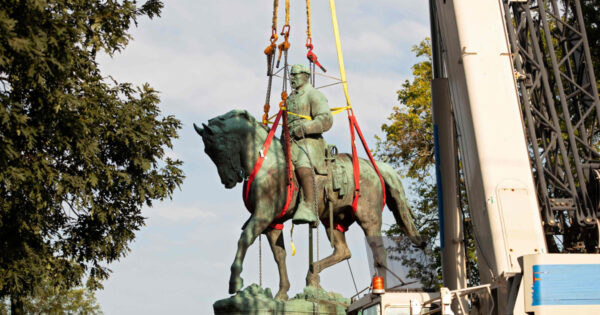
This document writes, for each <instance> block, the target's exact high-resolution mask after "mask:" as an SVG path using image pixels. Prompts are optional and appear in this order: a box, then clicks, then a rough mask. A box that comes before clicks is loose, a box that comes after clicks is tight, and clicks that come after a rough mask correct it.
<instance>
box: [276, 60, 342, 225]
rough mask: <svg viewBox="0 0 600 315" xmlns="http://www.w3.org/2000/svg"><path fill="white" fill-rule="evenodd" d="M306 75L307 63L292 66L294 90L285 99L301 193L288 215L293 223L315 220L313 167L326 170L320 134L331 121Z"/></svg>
mask: <svg viewBox="0 0 600 315" xmlns="http://www.w3.org/2000/svg"><path fill="white" fill-rule="evenodd" d="M309 77H310V70H308V67H306V66H303V65H294V66H292V69H291V72H290V84H291V86H292V89H294V91H293V92H292V93H291V95H290V96H289V97H288V98H287V101H286V108H287V111H288V126H289V130H290V136H291V138H292V141H291V151H292V164H293V165H294V167H295V170H296V177H297V178H298V181H299V182H300V186H301V187H302V191H303V194H304V198H303V199H301V201H300V204H299V205H298V207H297V209H296V213H295V214H294V217H293V219H292V222H293V223H294V224H303V223H310V224H315V223H316V221H317V216H316V214H315V187H314V183H315V182H314V178H313V169H314V171H315V172H316V173H317V174H322V175H324V174H326V173H325V172H326V170H325V172H324V170H323V169H324V167H323V164H324V157H325V150H326V148H327V143H326V142H325V140H324V139H323V137H322V135H321V134H322V133H323V132H325V131H327V130H329V129H331V125H332V124H333V116H332V115H331V113H330V111H329V105H328V104H327V99H326V98H325V96H324V95H323V93H321V92H320V91H319V90H317V89H315V88H314V87H313V86H312V85H311V84H310V83H309V82H308V79H309Z"/></svg>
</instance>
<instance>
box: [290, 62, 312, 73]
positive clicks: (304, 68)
mask: <svg viewBox="0 0 600 315" xmlns="http://www.w3.org/2000/svg"><path fill="white" fill-rule="evenodd" d="M291 73H292V74H298V73H306V74H310V70H308V67H307V66H305V65H299V64H298V65H293V66H292V71H291Z"/></svg>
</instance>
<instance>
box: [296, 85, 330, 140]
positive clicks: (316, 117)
mask: <svg viewBox="0 0 600 315" xmlns="http://www.w3.org/2000/svg"><path fill="white" fill-rule="evenodd" d="M310 102H311V116H312V120H309V121H306V122H305V123H304V124H303V127H304V134H306V135H313V134H322V133H323V132H325V131H327V130H329V129H331V126H332V125H333V115H331V112H330V111H329V104H327V98H325V95H323V93H321V92H320V91H317V90H315V91H314V92H313V93H311V95H310Z"/></svg>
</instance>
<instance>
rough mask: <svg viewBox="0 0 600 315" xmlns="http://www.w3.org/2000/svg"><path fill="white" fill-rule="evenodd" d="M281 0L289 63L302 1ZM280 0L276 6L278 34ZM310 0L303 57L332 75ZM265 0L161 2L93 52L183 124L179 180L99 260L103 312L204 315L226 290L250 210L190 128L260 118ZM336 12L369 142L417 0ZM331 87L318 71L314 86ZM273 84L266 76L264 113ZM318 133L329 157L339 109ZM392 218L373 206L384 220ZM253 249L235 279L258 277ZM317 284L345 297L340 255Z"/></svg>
mask: <svg viewBox="0 0 600 315" xmlns="http://www.w3.org/2000/svg"><path fill="white" fill-rule="evenodd" d="M291 2H292V3H291V18H290V24H291V37H290V42H291V47H290V57H289V60H290V63H291V64H294V63H304V64H306V63H307V61H306V57H305V55H306V49H305V48H304V42H305V40H306V35H305V30H306V16H305V1H291ZM284 3H285V1H283V0H282V1H280V6H279V9H280V13H279V25H278V29H279V30H280V29H281V26H282V22H283V21H284V10H283V9H284ZM311 4H312V12H311V13H312V14H311V15H312V23H311V24H312V35H313V43H314V44H315V50H314V52H315V53H316V54H317V55H318V57H319V61H320V62H321V63H322V64H323V65H324V66H325V68H327V70H328V72H327V74H329V75H333V76H336V77H339V68H338V63H337V57H336V53H335V42H334V38H333V31H332V26H331V17H330V11H329V4H328V1H315V0H313V1H311ZM272 5H273V3H272V1H241V0H230V1H189V0H176V1H165V8H164V10H163V13H162V17H161V18H158V19H154V20H148V19H147V18H143V19H140V21H139V25H138V28H137V29H133V30H132V35H133V37H134V40H133V41H132V42H131V43H130V45H129V46H128V47H127V48H126V49H125V51H124V52H123V53H121V54H118V55H116V56H114V57H113V58H112V59H111V58H109V57H107V56H102V57H101V58H100V60H99V61H100V64H101V68H102V70H103V73H104V75H111V76H113V77H114V78H115V79H116V80H117V81H120V82H131V83H134V84H136V85H141V84H143V83H145V82H148V83H150V85H151V86H152V87H154V88H155V89H157V90H158V91H160V92H161V93H160V96H161V100H162V102H161V105H160V106H161V109H162V111H163V114H164V115H175V116H176V117H177V118H178V119H180V120H181V121H182V123H183V129H182V130H180V132H179V135H180V138H179V139H177V140H176V141H175V146H174V149H173V151H172V152H171V153H170V155H171V156H173V157H177V158H179V159H181V160H182V161H183V162H184V165H183V170H184V172H185V175H186V176H187V177H186V179H185V180H184V183H183V185H182V186H181V190H177V191H176V192H175V194H174V198H173V200H172V201H167V202H163V203H156V204H155V206H154V207H153V208H151V209H144V215H145V216H146V217H147V218H148V219H147V220H146V226H145V227H144V228H142V230H141V231H139V232H138V233H137V235H136V240H135V241H134V243H132V244H131V252H130V253H129V254H128V255H127V257H125V258H124V259H121V260H120V261H119V262H115V263H113V264H112V265H110V266H109V268H110V269H112V270H113V273H112V274H111V277H110V278H109V280H107V281H105V282H104V287H105V288H104V290H102V291H99V292H98V293H97V297H98V302H99V304H100V305H101V307H102V310H103V311H104V313H105V314H164V313H169V314H212V312H213V311H212V304H213V303H214V302H215V301H216V300H219V299H222V298H226V297H229V294H228V293H227V289H228V281H229V268H230V266H231V263H232V262H233V258H234V255H235V250H236V246H237V240H238V238H239V235H240V232H241V230H240V227H241V226H242V224H243V223H244V222H245V221H246V219H247V218H248V216H249V213H248V212H247V211H246V209H245V208H244V206H243V202H242V198H241V196H242V188H241V185H238V186H236V187H235V188H233V189H230V190H228V189H225V188H224V187H223V185H221V183H220V180H219V177H218V175H217V171H216V168H215V166H214V164H213V163H212V162H211V161H210V159H209V158H208V156H207V155H206V154H205V153H204V145H203V143H202V140H201V138H200V137H199V136H198V135H197V134H196V133H195V132H194V130H193V127H192V123H197V124H199V123H202V122H206V121H207V120H208V119H210V118H213V117H215V116H217V115H221V114H223V113H225V112H227V111H229V110H231V109H234V108H239V109H246V110H248V111H249V112H250V113H252V114H254V115H255V116H256V117H257V118H259V117H260V116H261V114H262V106H263V104H264V99H265V93H266V83H267V77H266V76H265V73H266V59H265V55H264V53H263V50H264V48H265V47H266V45H267V43H268V37H269V35H270V28H271V15H272ZM337 13H338V20H339V26H340V33H341V38H342V48H343V53H344V59H345V64H346V71H347V77H348V85H349V91H350V99H351V101H352V105H353V107H354V110H355V114H356V115H357V118H358V122H359V124H360V126H361V128H362V130H363V133H364V135H365V137H366V138H367V141H368V142H369V145H370V146H371V148H374V147H375V138H374V137H375V135H382V132H381V129H380V127H381V125H382V124H383V123H385V122H386V120H387V117H388V116H389V114H390V113H391V112H392V108H393V106H394V105H397V104H398V101H397V97H396V91H397V90H398V89H399V88H400V87H401V84H402V83H403V82H404V80H405V79H407V78H409V77H410V73H411V71H410V67H411V65H412V64H414V63H415V62H416V61H417V60H416V59H415V58H414V56H413V53H412V52H411V51H410V49H411V47H412V46H413V45H415V44H417V43H419V42H420V41H421V40H422V39H424V38H425V37H426V36H429V24H428V11H427V2H426V1H415V0H400V1H398V0H379V1H358V0H345V1H339V0H338V1H337ZM331 82H332V81H329V79H325V78H322V77H317V84H316V85H317V86H320V85H324V84H327V83H331ZM280 84H281V81H274V88H273V96H272V108H276V103H275V101H276V100H277V99H278V97H279V93H280V92H281V91H280V86H281V85H280ZM322 91H323V93H324V94H325V95H326V97H327V98H328V99H329V104H330V106H331V107H338V106H344V105H345V100H344V97H343V91H342V88H341V85H336V86H333V87H328V88H324V89H322ZM272 112H274V109H272ZM325 138H326V140H327V141H328V142H329V143H335V144H337V145H338V148H339V149H340V152H348V151H349V136H348V123H347V119H346V114H340V115H337V116H335V120H334V126H333V129H332V130H331V131H329V132H328V133H326V134H325ZM359 149H360V148H359ZM361 154H363V153H362V151H361ZM406 186H407V185H406V184H405V188H406ZM393 222H394V221H393V217H392V216H391V213H390V212H389V211H388V210H387V209H386V210H384V227H385V226H388V225H389V224H392V223H393ZM290 227H291V223H289V222H288V223H286V224H285V228H284V237H285V245H286V248H287V249H288V257H287V264H288V272H289V277H290V282H291V289H290V291H289V295H290V297H293V296H294V295H295V294H297V293H299V292H301V291H302V288H303V287H304V285H305V283H304V282H305V277H306V272H307V268H308V253H307V247H308V243H307V232H306V231H307V228H306V227H305V226H301V227H299V228H296V229H295V231H294V241H295V242H294V243H295V246H296V250H297V253H296V256H293V257H292V256H291V255H290V254H289V252H291V250H290V234H289V232H290ZM347 239H348V243H349V247H350V250H351V251H352V254H353V257H352V258H351V259H350V265H351V267H352V270H353V272H354V276H355V278H356V282H357V286H358V288H359V290H360V289H363V288H364V287H366V286H368V284H369V281H370V276H369V268H368V262H367V258H366V250H365V242H364V234H363V233H362V230H361V229H360V228H358V227H357V226H356V225H353V226H351V228H350V231H349V232H347ZM319 244H320V246H319V247H320V250H319V257H320V258H324V257H326V256H328V255H330V254H331V248H330V246H329V243H328V242H327V238H326V236H325V230H324V229H323V228H322V227H321V230H320V243H319ZM262 245H263V246H262V248H263V259H262V261H263V286H265V287H270V288H271V290H272V291H273V292H274V293H275V292H277V289H278V284H279V278H278V275H277V271H276V265H275V263H274V261H273V256H272V254H271V252H270V250H269V246H268V244H267V241H266V239H265V238H263V241H262ZM258 251H259V250H258V241H257V242H255V243H254V244H253V246H252V247H251V248H250V249H249V250H248V254H247V256H246V260H245V262H244V271H243V273H242V277H243V278H244V286H248V285H250V284H252V283H258V281H259V272H258V271H259V268H258V265H259V263H258V261H259V256H258ZM315 255H316V253H315ZM321 285H322V286H323V287H324V288H325V289H327V290H331V291H335V292H339V293H342V294H343V295H345V296H347V297H349V296H351V295H352V294H354V285H353V283H352V278H351V277H350V273H349V270H348V265H347V264H346V263H345V262H343V263H341V264H338V265H337V266H334V267H331V268H329V269H326V270H324V271H323V272H322V273H321Z"/></svg>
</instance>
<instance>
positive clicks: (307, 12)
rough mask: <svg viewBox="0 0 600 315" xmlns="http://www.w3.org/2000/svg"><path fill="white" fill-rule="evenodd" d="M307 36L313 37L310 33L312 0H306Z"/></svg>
mask: <svg viewBox="0 0 600 315" xmlns="http://www.w3.org/2000/svg"><path fill="white" fill-rule="evenodd" d="M306 37H307V38H311V37H312V36H311V35H310V0H306Z"/></svg>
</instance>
